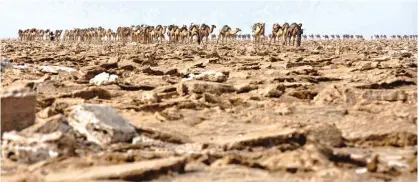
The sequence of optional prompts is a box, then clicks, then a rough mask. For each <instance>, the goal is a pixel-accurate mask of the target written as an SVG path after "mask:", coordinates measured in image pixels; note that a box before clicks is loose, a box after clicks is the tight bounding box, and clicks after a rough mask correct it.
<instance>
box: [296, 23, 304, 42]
mask: <svg viewBox="0 0 418 182" xmlns="http://www.w3.org/2000/svg"><path fill="white" fill-rule="evenodd" d="M298 27H299V28H298V29H297V30H298V31H297V33H296V41H297V46H298V47H300V44H301V37H302V34H303V29H302V23H299V24H298Z"/></svg>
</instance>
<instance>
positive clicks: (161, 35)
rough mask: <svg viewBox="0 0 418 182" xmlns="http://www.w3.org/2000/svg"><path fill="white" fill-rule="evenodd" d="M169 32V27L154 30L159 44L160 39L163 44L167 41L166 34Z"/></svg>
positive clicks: (159, 26)
mask: <svg viewBox="0 0 418 182" xmlns="http://www.w3.org/2000/svg"><path fill="white" fill-rule="evenodd" d="M166 31H167V26H164V28H163V26H161V25H157V27H156V28H155V30H154V33H155V38H156V39H157V42H159V39H160V38H161V43H162V42H163V39H165V37H164V34H165V32H166Z"/></svg>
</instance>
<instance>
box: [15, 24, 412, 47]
mask: <svg viewBox="0 0 418 182" xmlns="http://www.w3.org/2000/svg"><path fill="white" fill-rule="evenodd" d="M301 27H302V24H297V23H292V24H289V23H284V24H283V25H279V24H278V23H275V24H273V28H272V31H271V33H270V34H269V35H268V36H266V35H265V23H255V24H253V25H252V27H251V29H252V34H238V33H239V32H241V29H240V28H231V27H229V26H228V25H225V26H223V27H222V28H221V29H220V30H219V34H218V35H216V34H213V32H214V29H215V28H216V26H215V25H211V26H209V25H206V24H202V25H199V24H193V23H192V24H191V25H190V26H189V27H187V26H186V25H182V26H178V25H168V26H162V25H157V26H148V25H138V26H131V27H118V28H117V30H116V31H113V30H111V29H104V28H102V27H97V28H93V27H91V28H84V29H80V28H74V29H72V30H64V31H63V30H55V31H52V30H49V29H46V30H43V29H36V28H32V29H26V30H18V36H19V40H21V41H36V40H49V36H50V35H51V33H52V34H53V35H54V37H55V40H57V41H89V42H91V41H104V40H106V41H134V42H138V43H155V42H162V41H163V40H165V39H166V38H165V37H166V35H167V36H168V41H169V42H173V43H190V42H193V40H194V38H196V39H197V42H198V43H199V44H200V43H201V42H202V41H203V40H206V41H208V40H209V37H210V38H211V39H212V40H214V39H216V40H217V42H219V41H221V42H225V41H227V40H228V39H230V40H231V39H233V40H234V39H235V40H236V39H239V40H251V37H252V38H253V40H254V42H255V43H260V42H263V41H265V40H268V39H269V40H270V43H271V41H273V42H276V40H278V41H280V40H282V44H284V45H287V44H290V43H291V40H292V39H293V45H294V43H295V40H296V37H297V35H298V32H299V31H302V28H301ZM301 37H302V38H303V39H305V40H307V39H311V40H314V39H317V40H318V39H321V38H323V39H325V40H329V39H333V40H338V39H341V38H342V39H357V40H363V39H364V38H363V35H350V34H344V35H338V34H335V35H334V34H332V35H319V34H310V35H302V36H301ZM387 37H389V36H386V35H374V39H387ZM390 37H391V38H392V39H402V40H416V39H417V35H392V36H390ZM371 38H372V39H373V36H372V37H371Z"/></svg>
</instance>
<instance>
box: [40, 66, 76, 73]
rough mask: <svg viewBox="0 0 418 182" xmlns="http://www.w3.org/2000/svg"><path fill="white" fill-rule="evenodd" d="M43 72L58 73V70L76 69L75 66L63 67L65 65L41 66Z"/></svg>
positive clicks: (71, 70)
mask: <svg viewBox="0 0 418 182" xmlns="http://www.w3.org/2000/svg"><path fill="white" fill-rule="evenodd" d="M39 69H40V70H41V71H42V72H46V73H58V71H66V72H73V71H76V69H74V68H69V67H63V66H39Z"/></svg>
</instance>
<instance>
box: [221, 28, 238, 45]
mask: <svg viewBox="0 0 418 182" xmlns="http://www.w3.org/2000/svg"><path fill="white" fill-rule="evenodd" d="M239 31H241V29H240V28H235V30H232V29H231V27H229V26H228V25H224V26H223V27H222V29H221V30H220V31H219V35H218V39H217V40H216V43H218V42H219V39H222V40H221V41H222V42H224V40H225V39H226V42H228V37H231V35H234V36H235V35H236V34H237V33H238V32H239Z"/></svg>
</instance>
